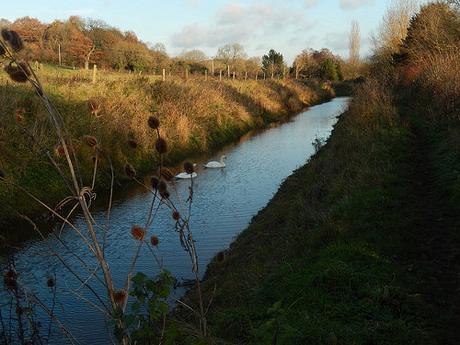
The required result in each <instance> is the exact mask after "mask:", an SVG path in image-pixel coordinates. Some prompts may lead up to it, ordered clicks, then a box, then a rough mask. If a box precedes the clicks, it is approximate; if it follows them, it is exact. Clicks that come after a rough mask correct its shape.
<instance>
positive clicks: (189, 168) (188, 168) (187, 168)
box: [184, 162, 194, 174]
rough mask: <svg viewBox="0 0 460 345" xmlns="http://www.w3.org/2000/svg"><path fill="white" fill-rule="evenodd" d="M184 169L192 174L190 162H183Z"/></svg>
mask: <svg viewBox="0 0 460 345" xmlns="http://www.w3.org/2000/svg"><path fill="white" fill-rule="evenodd" d="M184 170H185V172H186V173H187V174H193V171H194V169H193V164H192V163H190V162H185V163H184Z"/></svg>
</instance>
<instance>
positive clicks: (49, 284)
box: [46, 277, 56, 288]
mask: <svg viewBox="0 0 460 345" xmlns="http://www.w3.org/2000/svg"><path fill="white" fill-rule="evenodd" d="M55 285H56V282H55V281H54V278H51V277H50V278H48V280H47V281H46V286H48V287H49V288H52V287H54V286H55Z"/></svg>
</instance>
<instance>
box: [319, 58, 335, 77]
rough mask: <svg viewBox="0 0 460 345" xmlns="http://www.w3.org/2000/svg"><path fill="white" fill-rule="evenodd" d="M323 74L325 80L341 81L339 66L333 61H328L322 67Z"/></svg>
mask: <svg viewBox="0 0 460 345" xmlns="http://www.w3.org/2000/svg"><path fill="white" fill-rule="evenodd" d="M321 74H322V77H323V79H326V80H331V81H337V80H339V74H338V71H337V65H336V64H335V63H334V61H333V60H332V59H326V60H324V62H323V63H322V65H321Z"/></svg>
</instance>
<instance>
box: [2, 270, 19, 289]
mask: <svg viewBox="0 0 460 345" xmlns="http://www.w3.org/2000/svg"><path fill="white" fill-rule="evenodd" d="M17 279H18V274H17V273H16V271H14V270H13V269H9V270H8V271H6V272H5V274H4V275H3V282H4V284H5V286H6V288H7V289H10V290H13V289H15V288H16V287H17V286H18V282H17Z"/></svg>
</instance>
